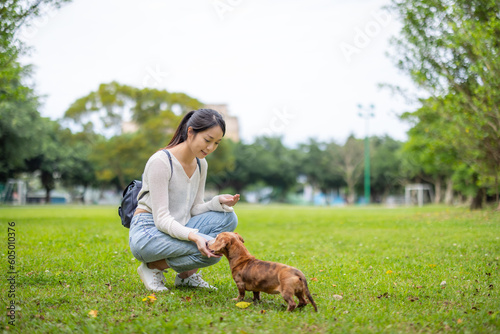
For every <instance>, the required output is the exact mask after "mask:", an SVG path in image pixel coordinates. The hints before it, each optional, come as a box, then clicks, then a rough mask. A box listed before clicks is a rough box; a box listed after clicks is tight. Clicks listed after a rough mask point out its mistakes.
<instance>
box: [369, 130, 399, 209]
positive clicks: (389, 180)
mask: <svg viewBox="0 0 500 334" xmlns="http://www.w3.org/2000/svg"><path fill="white" fill-rule="evenodd" d="M370 143H371V146H372V148H370V152H371V157H370V159H371V162H370V165H371V173H370V175H371V180H370V185H371V196H372V197H373V198H374V199H375V201H376V202H381V201H384V200H385V199H386V197H387V196H388V195H389V194H390V193H391V192H394V191H396V190H399V189H400V188H401V182H402V177H401V170H400V167H401V159H400V157H399V150H400V149H401V146H402V143H401V142H399V141H397V140H395V139H393V138H391V137H389V136H383V137H372V138H371V140H370Z"/></svg>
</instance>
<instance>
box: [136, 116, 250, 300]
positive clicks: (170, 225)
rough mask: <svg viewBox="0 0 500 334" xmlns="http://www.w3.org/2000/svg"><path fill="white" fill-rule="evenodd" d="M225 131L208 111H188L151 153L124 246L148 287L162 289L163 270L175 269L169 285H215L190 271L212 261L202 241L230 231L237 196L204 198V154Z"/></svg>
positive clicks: (215, 258) (213, 257) (233, 225)
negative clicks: (166, 141)
mask: <svg viewBox="0 0 500 334" xmlns="http://www.w3.org/2000/svg"><path fill="white" fill-rule="evenodd" d="M225 132H226V124H225V122H224V120H223V118H222V116H221V115H220V114H219V113H218V112H217V111H215V110H212V109H199V110H195V111H191V112H189V113H188V114H187V115H186V116H184V118H183V119H182V121H181V123H180V124H179V127H178V128H177V130H176V132H175V134H174V136H173V138H172V140H171V141H170V143H169V144H168V146H167V147H166V149H164V150H160V151H158V152H156V153H155V154H153V155H152V156H151V157H150V158H149V160H148V162H147V163H146V167H145V169H144V174H143V176H142V189H141V192H140V193H139V196H138V198H139V204H138V206H137V210H136V211H135V213H134V217H133V219H132V222H131V224H130V239H129V244H130V249H131V251H132V254H134V256H135V257H136V258H137V259H138V260H139V261H141V262H142V263H141V265H140V266H139V268H138V269H137V272H138V273H139V276H140V277H141V280H142V282H143V283H144V285H145V286H146V288H147V289H148V290H153V291H163V290H168V289H167V288H166V287H165V277H164V276H163V272H164V271H165V270H166V269H168V268H172V269H173V270H174V271H176V272H177V273H179V274H178V275H176V277H175V283H174V284H175V286H193V287H203V288H212V289H216V288H214V287H213V286H210V285H209V284H208V283H207V282H205V281H204V280H203V279H202V278H201V276H200V275H199V274H197V273H196V272H197V271H198V268H202V267H206V266H210V265H213V264H215V263H217V262H218V261H219V260H220V256H216V255H214V254H212V252H211V251H210V250H209V249H208V248H207V242H208V241H209V240H211V239H213V238H215V237H216V236H217V234H219V233H221V232H226V231H234V229H235V228H236V225H237V222H238V220H237V217H236V215H235V214H234V210H233V206H234V205H235V204H236V203H237V202H238V201H239V199H240V195H239V194H237V195H234V196H233V195H219V196H215V197H214V198H213V199H212V200H211V201H209V202H206V203H205V202H204V200H203V198H204V193H205V181H206V179H207V167H208V165H207V162H206V160H205V159H204V158H205V157H206V156H207V155H209V154H210V153H212V152H213V151H215V150H216V149H217V146H218V145H219V144H220V142H221V140H222V137H223V136H224V134H225Z"/></svg>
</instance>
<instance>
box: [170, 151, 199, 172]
mask: <svg viewBox="0 0 500 334" xmlns="http://www.w3.org/2000/svg"><path fill="white" fill-rule="evenodd" d="M162 151H163V152H165V154H166V155H167V156H168V160H169V161H170V171H171V174H170V179H172V175H174V167H173V166H172V156H171V155H170V152H169V151H167V150H166V149H163V150H162ZM196 163H197V164H198V169H199V170H200V174H201V164H200V159H198V158H196Z"/></svg>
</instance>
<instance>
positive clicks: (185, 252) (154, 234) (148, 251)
mask: <svg viewBox="0 0 500 334" xmlns="http://www.w3.org/2000/svg"><path fill="white" fill-rule="evenodd" d="M237 224H238V218H237V217H236V214H234V212H215V211H209V212H205V213H203V214H201V215H197V216H194V217H192V218H191V219H190V220H189V221H188V223H187V224H186V227H190V228H196V229H198V233H197V234H198V235H200V236H202V237H204V238H205V239H207V241H208V240H211V239H214V238H215V237H216V236H217V234H219V233H222V232H232V231H234V230H235V228H236V225H237ZM129 245H130V250H131V251H132V254H133V255H134V257H135V258H136V259H137V260H139V261H141V262H144V263H150V262H155V261H158V260H165V261H166V262H167V264H168V266H169V267H170V268H172V269H173V270H175V271H176V272H178V273H181V272H184V271H189V270H192V269H195V268H203V267H208V266H211V265H214V264H216V263H217V262H219V260H220V258H215V257H211V258H208V257H205V256H203V255H202V254H201V253H200V251H199V250H198V247H196V244H195V243H194V242H192V241H185V240H179V239H176V238H173V237H171V236H169V235H168V234H165V233H163V232H161V231H160V230H158V229H157V228H156V226H155V223H154V221H153V215H152V214H151V213H140V214H137V215H135V216H134V217H133V218H132V222H131V223H130V231H129Z"/></svg>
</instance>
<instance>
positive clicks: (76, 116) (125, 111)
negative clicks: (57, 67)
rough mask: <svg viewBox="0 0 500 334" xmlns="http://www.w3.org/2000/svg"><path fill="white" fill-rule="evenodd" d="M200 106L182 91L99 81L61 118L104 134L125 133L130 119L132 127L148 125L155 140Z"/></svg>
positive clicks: (108, 135) (115, 134) (152, 139)
mask: <svg viewBox="0 0 500 334" xmlns="http://www.w3.org/2000/svg"><path fill="white" fill-rule="evenodd" d="M201 106H202V104H201V103H200V102H199V101H198V100H196V99H194V98H192V97H189V96H188V95H186V94H183V93H170V92H168V91H166V90H158V89H151V88H143V89H139V88H135V87H131V86H127V85H121V84H119V83H117V82H111V83H109V84H101V85H99V88H98V89H97V90H96V91H94V92H90V93H89V94H88V95H87V96H84V97H82V98H79V99H77V100H76V101H75V102H73V103H72V104H71V106H70V107H69V108H68V110H66V112H65V114H64V117H65V119H66V120H71V121H73V122H74V123H75V124H77V125H80V126H81V127H83V126H86V127H91V128H92V129H93V130H94V131H95V132H96V133H100V134H103V135H106V137H112V136H117V135H121V134H123V133H125V132H128V131H127V130H126V129H125V128H124V124H125V123H127V122H132V123H131V124H130V123H129V124H130V125H132V128H134V126H136V127H138V128H141V127H148V129H149V130H150V132H149V134H150V136H149V138H150V139H151V141H153V142H158V141H159V140H158V137H159V136H160V137H161V136H164V135H165V134H166V133H168V129H169V128H172V126H173V124H174V123H178V122H179V121H180V116H182V115H184V114H186V113H187V112H188V111H190V110H195V109H198V108H200V107H201ZM174 111H176V112H177V114H176V113H175V112H174ZM133 130H135V129H132V131H130V132H133ZM151 136H153V137H151Z"/></svg>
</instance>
